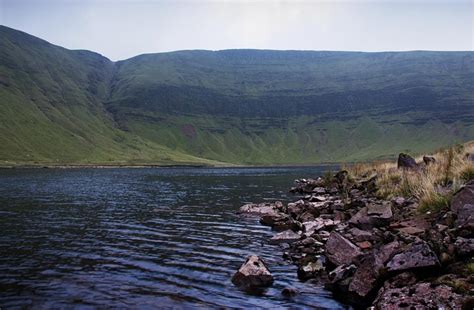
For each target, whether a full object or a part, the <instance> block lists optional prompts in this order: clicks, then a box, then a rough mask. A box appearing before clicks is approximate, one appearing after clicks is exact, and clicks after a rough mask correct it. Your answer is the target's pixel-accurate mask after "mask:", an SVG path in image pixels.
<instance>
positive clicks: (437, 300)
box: [374, 282, 464, 310]
mask: <svg viewBox="0 0 474 310" xmlns="http://www.w3.org/2000/svg"><path fill="white" fill-rule="evenodd" d="M463 302H464V298H463V296H461V295H460V294H457V293H455V292H454V291H453V289H452V288H451V287H449V286H447V285H439V286H433V285H431V284H430V283H425V282H422V283H417V284H414V285H410V286H405V287H402V288H382V289H381V290H380V291H379V294H378V296H377V298H376V300H375V301H374V305H375V309H379V310H398V309H462V308H463Z"/></svg>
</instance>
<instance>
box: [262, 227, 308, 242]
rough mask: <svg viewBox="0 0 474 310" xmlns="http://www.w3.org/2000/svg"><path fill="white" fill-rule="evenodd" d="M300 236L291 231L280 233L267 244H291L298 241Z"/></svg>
mask: <svg viewBox="0 0 474 310" xmlns="http://www.w3.org/2000/svg"><path fill="white" fill-rule="evenodd" d="M300 237H301V236H300V235H299V234H297V233H295V232H293V231H292V230H285V231H282V232H280V233H278V234H276V235H275V236H273V237H272V238H270V240H269V243H270V244H280V243H292V242H295V241H298V240H300Z"/></svg>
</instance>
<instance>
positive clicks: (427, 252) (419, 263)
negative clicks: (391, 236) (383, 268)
mask: <svg viewBox="0 0 474 310" xmlns="http://www.w3.org/2000/svg"><path fill="white" fill-rule="evenodd" d="M435 266H439V260H438V257H437V256H436V254H435V253H434V252H433V250H431V248H430V247H429V246H428V244H427V243H426V242H424V241H418V242H414V243H411V244H409V245H408V247H407V248H406V249H405V250H404V251H403V252H401V253H399V254H396V255H395V256H393V258H392V259H391V260H390V261H389V262H388V263H387V269H388V271H405V270H410V269H416V268H427V267H435Z"/></svg>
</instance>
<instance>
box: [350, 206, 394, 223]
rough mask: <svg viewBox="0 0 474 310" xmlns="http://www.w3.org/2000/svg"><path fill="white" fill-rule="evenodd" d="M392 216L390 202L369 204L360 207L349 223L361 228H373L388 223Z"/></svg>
mask: <svg viewBox="0 0 474 310" xmlns="http://www.w3.org/2000/svg"><path fill="white" fill-rule="evenodd" d="M392 216H393V214H392V209H391V207H390V205H389V204H383V205H377V204H369V205H368V206H367V207H364V208H362V209H360V210H359V212H357V213H356V214H355V215H354V216H353V217H352V218H351V219H350V220H349V221H348V223H349V224H351V225H353V226H356V227H359V228H360V229H371V228H374V227H380V226H385V225H388V224H389V223H390V219H391V218H392Z"/></svg>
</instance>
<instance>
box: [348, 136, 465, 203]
mask: <svg viewBox="0 0 474 310" xmlns="http://www.w3.org/2000/svg"><path fill="white" fill-rule="evenodd" d="M466 153H474V141H471V142H469V143H466V144H464V145H459V146H454V147H450V148H448V149H444V150H440V151H439V152H437V153H435V154H433V155H432V156H434V157H435V158H436V162H435V163H434V164H430V165H428V166H425V165H424V164H423V160H422V156H420V157H419V158H417V162H418V163H420V162H421V163H422V164H421V165H420V169H419V170H417V171H414V170H404V169H397V164H396V162H375V163H370V164H367V163H364V164H355V165H351V166H347V167H345V169H346V170H348V171H349V173H350V175H351V176H353V177H356V178H360V177H367V176H369V175H372V174H373V173H377V176H378V178H377V188H378V192H377V194H378V195H379V196H380V197H383V198H392V197H397V196H402V197H406V198H409V197H415V198H416V199H417V200H418V202H419V206H420V207H419V209H420V211H421V212H425V211H438V210H441V209H443V208H446V207H448V206H449V201H450V199H451V195H452V193H453V192H454V191H456V190H457V189H459V188H460V187H461V186H462V185H463V184H464V183H466V182H467V181H469V180H470V179H473V178H474V164H473V163H472V162H470V161H468V160H467V158H466Z"/></svg>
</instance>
